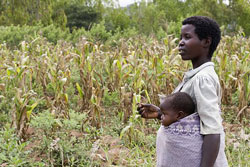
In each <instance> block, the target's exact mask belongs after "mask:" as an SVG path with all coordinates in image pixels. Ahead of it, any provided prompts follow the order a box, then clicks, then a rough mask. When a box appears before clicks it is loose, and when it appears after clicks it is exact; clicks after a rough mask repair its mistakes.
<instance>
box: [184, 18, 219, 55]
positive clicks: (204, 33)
mask: <svg viewBox="0 0 250 167" xmlns="http://www.w3.org/2000/svg"><path fill="white" fill-rule="evenodd" d="M186 24H192V25H193V26H194V27H195V33H196V34H197V35H198V37H199V39H200V40H202V39H207V38H208V37H211V38H212V43H211V45H210V48H209V53H208V54H209V57H210V58H211V57H212V56H213V53H214V51H215V50H216V48H217V46H218V44H219V42H220V39H221V31H220V28H219V25H218V24H217V23H216V21H214V20H213V19H211V18H208V17H205V16H192V17H188V18H186V19H185V20H184V21H183V22H182V25H186Z"/></svg>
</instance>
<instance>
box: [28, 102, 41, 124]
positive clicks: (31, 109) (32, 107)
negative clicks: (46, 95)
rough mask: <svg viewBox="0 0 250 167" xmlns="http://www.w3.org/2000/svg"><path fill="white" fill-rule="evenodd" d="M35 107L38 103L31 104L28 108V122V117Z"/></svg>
mask: <svg viewBox="0 0 250 167" xmlns="http://www.w3.org/2000/svg"><path fill="white" fill-rule="evenodd" d="M37 105H38V102H36V103H34V104H32V105H31V106H30V107H31V108H30V109H29V110H28V111H27V118H28V120H30V115H31V113H32V111H33V110H34V108H36V106H37Z"/></svg>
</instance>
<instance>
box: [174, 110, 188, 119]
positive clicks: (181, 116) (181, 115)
mask: <svg viewBox="0 0 250 167" xmlns="http://www.w3.org/2000/svg"><path fill="white" fill-rule="evenodd" d="M185 116H186V114H185V113H184V112H183V111H179V112H178V114H177V116H176V119H177V120H178V121H179V120H180V119H182V118H184V117H185Z"/></svg>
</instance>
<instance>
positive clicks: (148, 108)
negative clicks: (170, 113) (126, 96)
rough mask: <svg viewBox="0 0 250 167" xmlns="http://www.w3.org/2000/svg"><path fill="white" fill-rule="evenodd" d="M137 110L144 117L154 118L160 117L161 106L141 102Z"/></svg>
mask: <svg viewBox="0 0 250 167" xmlns="http://www.w3.org/2000/svg"><path fill="white" fill-rule="evenodd" d="M137 111H138V112H139V114H140V115H141V117H142V118H146V119H153V118H159V111H160V108H159V107H157V106H155V105H153V104H142V103H139V104H138V107H137Z"/></svg>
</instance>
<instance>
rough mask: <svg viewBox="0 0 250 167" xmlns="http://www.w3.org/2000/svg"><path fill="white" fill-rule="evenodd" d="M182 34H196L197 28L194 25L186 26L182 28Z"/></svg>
mask: <svg viewBox="0 0 250 167" xmlns="http://www.w3.org/2000/svg"><path fill="white" fill-rule="evenodd" d="M181 33H195V26H194V25H192V24H185V25H183V26H182V27H181Z"/></svg>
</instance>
